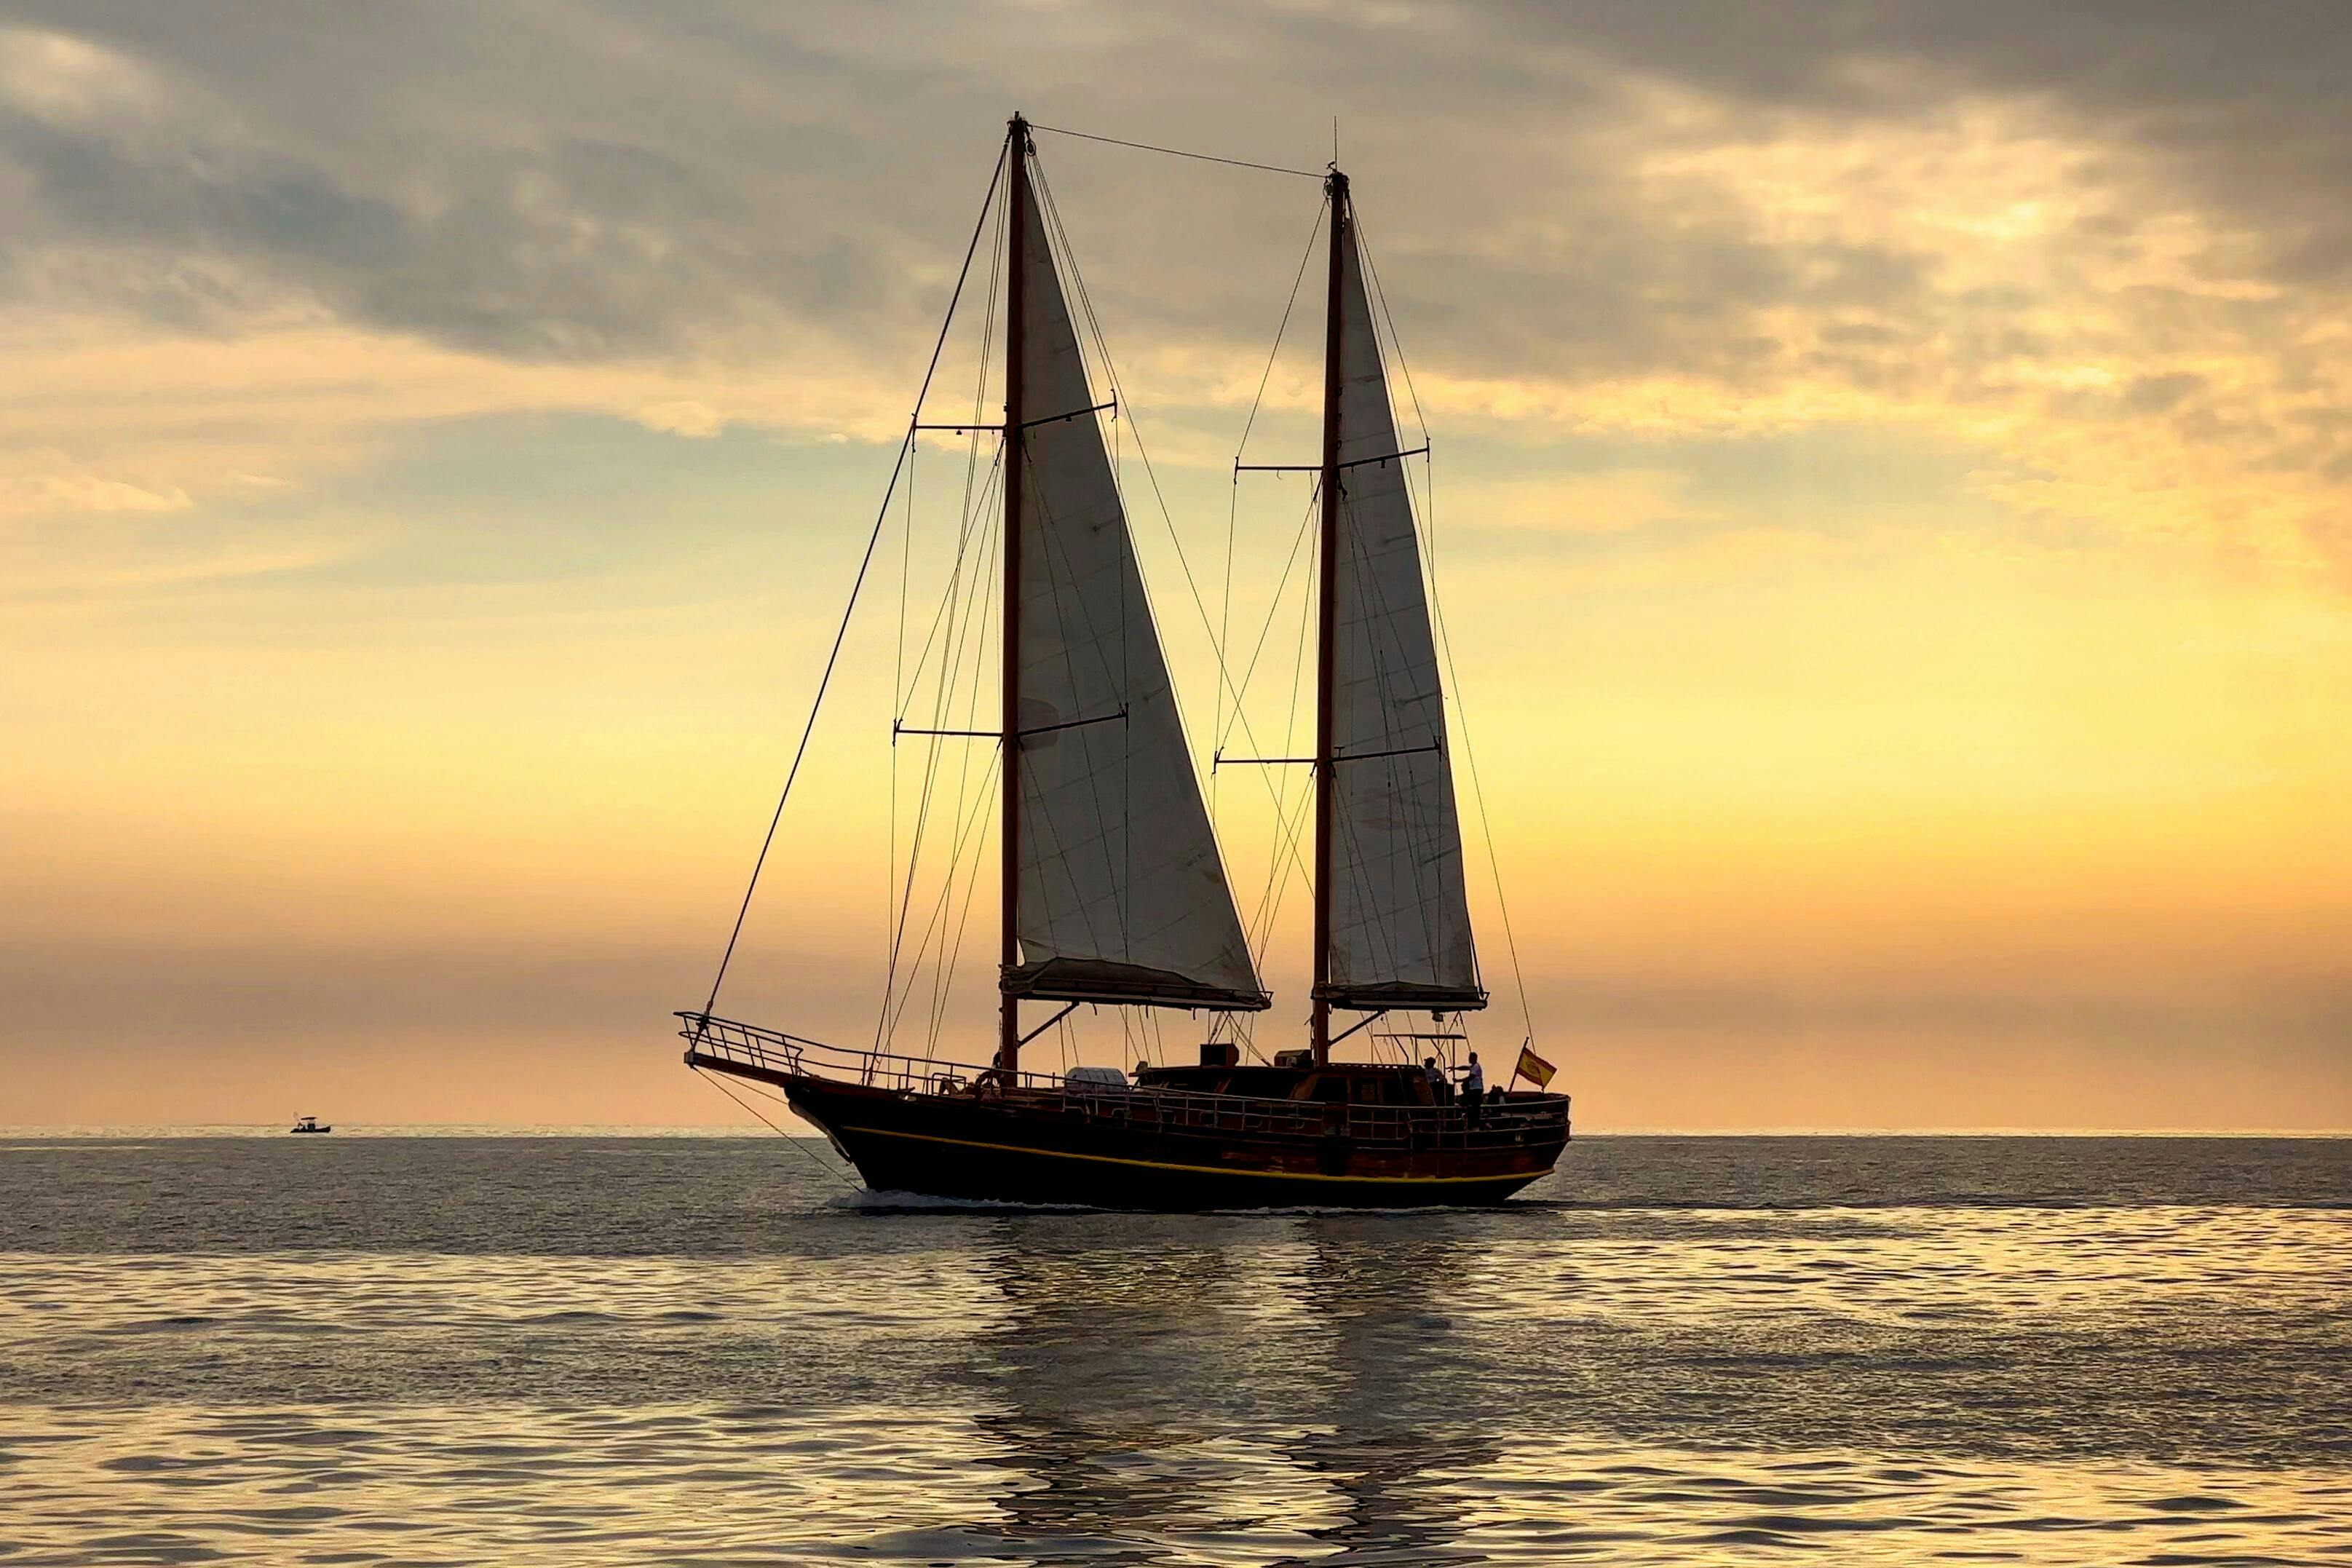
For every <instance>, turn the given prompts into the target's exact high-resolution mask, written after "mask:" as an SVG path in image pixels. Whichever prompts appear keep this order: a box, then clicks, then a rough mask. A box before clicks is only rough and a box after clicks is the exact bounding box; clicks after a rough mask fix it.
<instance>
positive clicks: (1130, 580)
mask: <svg viewBox="0 0 2352 1568" xmlns="http://www.w3.org/2000/svg"><path fill="white" fill-rule="evenodd" d="M1019 162H1020V161H1019V160H1017V159H1016V160H1015V163H1016V170H1015V174H1014V177H1015V178H1019V179H1026V178H1027V177H1028V176H1027V171H1026V170H1025V168H1021V167H1019V166H1018V165H1019ZM1024 205H1025V206H1026V207H1027V209H1028V217H1029V221H1028V233H1027V234H1026V235H1025V236H1024V239H1025V244H1024V251H1025V253H1026V257H1027V263H1026V275H1025V278H1024V283H1025V294H1024V312H1023V315H1024V320H1023V321H1022V322H1021V323H1020V325H1021V334H1020V335H1021V342H1022V344H1023V353H1022V367H1023V368H1022V374H1023V387H1024V391H1023V401H1024V405H1025V407H1024V415H1025V418H1024V424H1025V425H1026V426H1027V428H1026V429H1025V430H1024V432H1023V433H1022V437H1021V441H1020V455H1021V458H1022V459H1023V461H1024V468H1023V469H1022V491H1021V516H1020V528H1021V563H1020V574H1021V615H1020V634H1019V638H1018V658H1019V679H1020V685H1019V715H1020V725H1021V731H1022V737H1021V741H1020V744H1019V747H1018V759H1019V770H1020V771H1019V773H1018V775H1017V776H1018V784H1019V790H1020V826H1019V835H1018V837H1019V860H1020V879H1019V886H1018V889H1017V892H1016V905H1015V909H1016V920H1015V927H1014V929H1015V930H1016V931H1017V932H1018V934H1019V937H1020V942H1021V962H1020V963H1019V964H1017V965H1015V966H1013V968H1011V969H1009V970H1007V971H1006V973H1005V974H1004V976H1003V987H1004V989H1005V990H1006V991H1007V992H1008V993H1011V994H1014V995H1020V996H1035V997H1043V998H1048V999H1054V1000H1068V1001H1099V1002H1127V1003H1146V1004H1153V1005H1163V1006H1184V1007H1210V1008H1228V1009H1231V1008H1251V1009H1255V1008H1262V1007H1265V1005H1267V1003H1268V998H1267V997H1266V995H1265V991H1264V989H1263V987H1261V986H1260V985H1259V984H1258V978H1257V971H1256V966H1255V964H1254V963H1252V962H1251V959H1250V952H1249V944H1248V942H1246V940H1245V939H1244V936H1243V934H1242V923H1241V918H1240V915H1239V914H1238V913H1237V911H1236V910H1235V909H1234V897H1233V892H1232V889H1230V887H1228V885H1227V883H1226V880H1225V872H1224V867H1223V863H1222V862H1221V861H1220V860H1219V858H1218V855H1217V843H1216V838H1215V837H1214V835H1213V832H1212V831H1211V829H1210V826H1209V814H1208V811H1207V810H1206V808H1205V807H1204V806H1203V805H1202V798H1201V788H1200V783H1199V780H1198V778H1197V777H1196V776H1195V774H1194V773H1193V771H1192V757H1191V753H1190V752H1188V751H1187V750H1186V748H1185V744H1184V731H1183V725H1182V721H1181V718H1180V716H1179V715H1178V713H1177V710H1176V700H1175V696H1174V694H1173V692H1172V690H1171V687H1170V684H1169V679H1168V664H1167V659H1166V658H1165V656H1164V655H1163V654H1162V653H1161V651H1160V637H1159V633H1158V631H1157V629H1156V628H1155V627H1154V626H1153V625H1152V620H1151V609H1150V604H1149V602H1148V601H1147V600H1146V599H1145V597H1144V592H1143V578H1142V575H1141V574H1140V572H1139V569H1138V567H1137V564H1136V560H1135V551H1134V548H1133V542H1132V541H1131V539H1130V538H1129V532H1128V526H1127V517H1126V513H1125V510H1124V509H1123V508H1122V507H1121V506H1120V504H1119V497H1118V487H1117V485H1116V484H1115V483H1114V481H1113V478H1112V474H1111V468H1110V460H1109V457H1108V453H1107V452H1106V451H1105V449H1104V446H1103V437H1102V429H1101V426H1100V425H1099V424H1098V423H1097V415H1096V414H1095V413H1093V412H1091V410H1092V408H1093V406H1094V404H1095V402H1096V399H1095V396H1094V394H1093V392H1092V390H1091V388H1089V387H1088V385H1087V373H1086V365H1085V362H1084V361H1083V360H1082V359H1081V358H1080V356H1079V353H1078V339H1077V333H1076V331H1075V330H1074V329H1073V327H1072V325H1071V321H1070V313H1069V309H1068V306H1067V303H1066V300H1064V298H1063V294H1062V286H1061V279H1060V278H1059V276H1058V275H1057V273H1056V271H1055V266H1054V260H1053V254H1052V252H1051V251H1050V250H1049V249H1048V248H1047V246H1046V240H1045V226H1044V224H1043V223H1042V221H1041V220H1040V219H1039V217H1038V215H1037V207H1036V204H1035V202H1034V201H1031V202H1028V203H1025V204H1024Z"/></svg>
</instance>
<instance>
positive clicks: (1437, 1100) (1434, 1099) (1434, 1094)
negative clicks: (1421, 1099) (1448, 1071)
mask: <svg viewBox="0 0 2352 1568" xmlns="http://www.w3.org/2000/svg"><path fill="white" fill-rule="evenodd" d="M1421 1070H1422V1074H1423V1077H1425V1078H1427V1079H1429V1103H1430V1104H1432V1105H1443V1104H1444V1103H1445V1069H1444V1068H1442V1067H1439V1066H1438V1065H1437V1058H1435V1057H1423V1058H1421Z"/></svg>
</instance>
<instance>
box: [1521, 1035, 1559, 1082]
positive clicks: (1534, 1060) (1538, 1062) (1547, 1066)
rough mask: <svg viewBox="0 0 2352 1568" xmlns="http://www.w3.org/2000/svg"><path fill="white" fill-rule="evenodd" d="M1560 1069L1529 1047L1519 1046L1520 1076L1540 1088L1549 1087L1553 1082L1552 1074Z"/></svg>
mask: <svg viewBox="0 0 2352 1568" xmlns="http://www.w3.org/2000/svg"><path fill="white" fill-rule="evenodd" d="M1558 1071H1559V1068H1555V1067H1553V1066H1552V1065H1551V1063H1549V1062H1548V1061H1546V1060H1544V1059H1543V1058H1541V1057H1539V1056H1538V1055H1536V1054H1535V1052H1533V1051H1531V1050H1529V1049H1528V1047H1525V1046H1521V1047H1519V1066H1518V1076H1519V1077H1521V1078H1523V1079H1527V1080H1528V1082H1529V1083H1531V1084H1534V1085H1535V1086H1536V1087H1537V1088H1538V1089H1544V1088H1547V1087H1549V1085H1550V1083H1551V1075H1552V1074H1553V1073H1555V1072H1558Z"/></svg>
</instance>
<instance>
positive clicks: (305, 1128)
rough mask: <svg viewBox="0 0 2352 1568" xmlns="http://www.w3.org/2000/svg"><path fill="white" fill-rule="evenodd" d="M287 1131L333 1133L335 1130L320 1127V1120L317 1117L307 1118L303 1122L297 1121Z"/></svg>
mask: <svg viewBox="0 0 2352 1568" xmlns="http://www.w3.org/2000/svg"><path fill="white" fill-rule="evenodd" d="M287 1131H289V1132H332V1131H334V1129H333V1128H331V1127H321V1126H320V1125H319V1119H318V1118H317V1117H315V1116H306V1117H304V1118H302V1120H301V1121H297V1122H296V1123H295V1124H294V1125H293V1126H291V1127H289V1128H288V1129H287Z"/></svg>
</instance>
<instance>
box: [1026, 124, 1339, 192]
mask: <svg viewBox="0 0 2352 1568" xmlns="http://www.w3.org/2000/svg"><path fill="white" fill-rule="evenodd" d="M1029 129H1030V130H1032V131H1045V132H1052V133H1053V134H1054V135H1055V136H1075V137H1076V138H1077V139H1078V140H1079V141H1081V142H1108V143H1109V144H1110V145H1111V146H1113V147H1131V148H1133V149H1135V151H1137V152H1139V153H1166V154H1167V155H1168V156H1169V157H1171V158H1192V159H1197V160H1198V161H1200V162H1201V163H1225V164H1230V165H1231V166H1233V167H1234V168H1236V169H1257V170H1261V171H1263V172H1264V173H1265V174H1296V175H1297V176H1298V177H1299V178H1300V179H1302V180H1319V179H1321V178H1322V177H1323V171H1322V170H1320V169H1286V168H1284V167H1282V165H1280V164H1279V163H1251V162H1250V161H1249V160H1248V159H1246V158H1220V157H1218V156H1217V155H1216V154H1215V153H1188V152H1186V151H1185V150H1184V149H1183V148H1181V147H1157V146H1154V145H1152V144H1151V143H1150V142H1122V141H1120V140H1119V139H1118V137H1116V136H1097V135H1095V134H1094V133H1093V132H1088V131H1068V130H1065V129H1064V128H1062V127H1061V126H1059V125H1039V124H1036V123H1034V121H1033V122H1032V123H1031V125H1030V127H1029Z"/></svg>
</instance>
